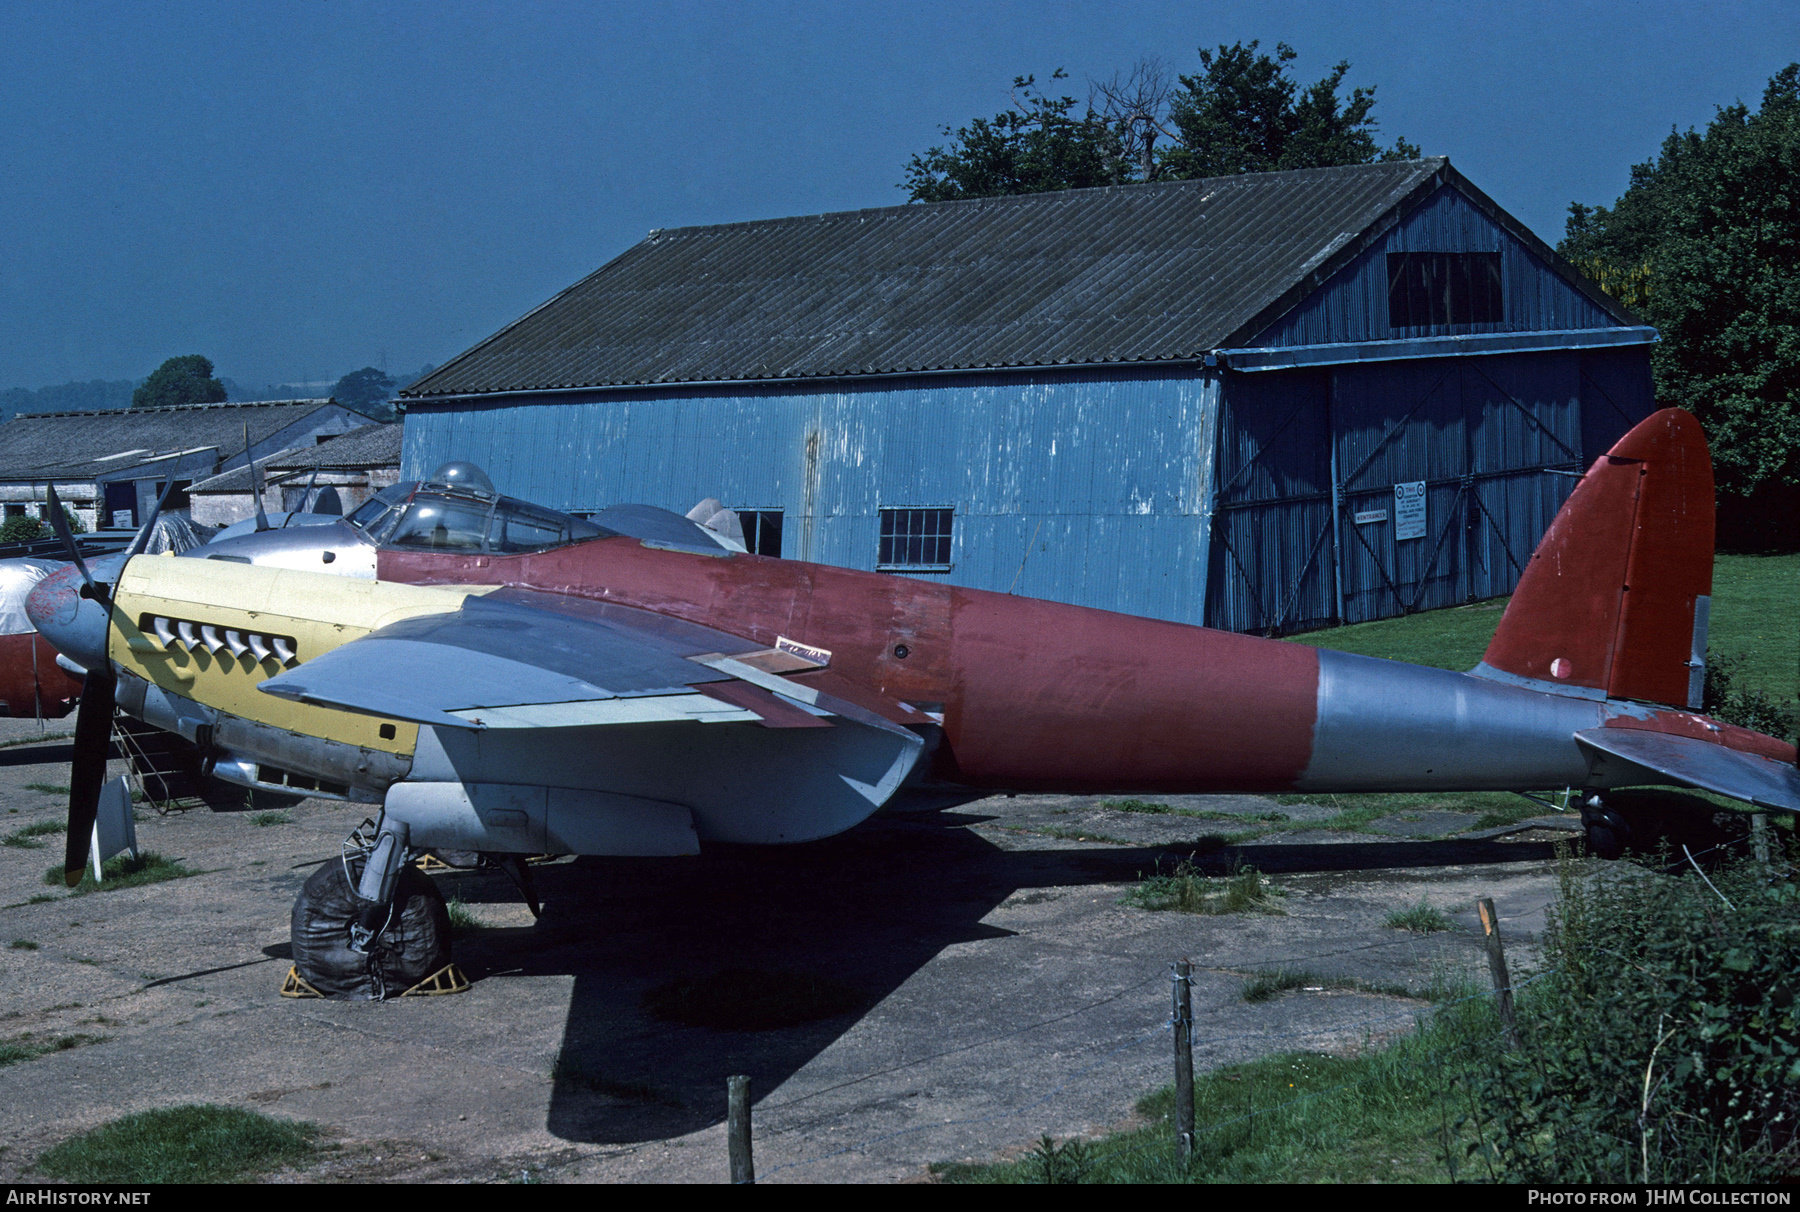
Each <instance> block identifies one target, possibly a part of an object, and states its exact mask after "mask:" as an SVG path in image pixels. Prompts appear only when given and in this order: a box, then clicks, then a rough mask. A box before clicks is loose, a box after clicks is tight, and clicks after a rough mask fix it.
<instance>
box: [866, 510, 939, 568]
mask: <svg viewBox="0 0 1800 1212" xmlns="http://www.w3.org/2000/svg"><path fill="white" fill-rule="evenodd" d="M955 513H956V511H955V510H954V509H883V510H882V511H881V547H880V549H879V551H878V552H877V553H876V557H875V567H876V569H877V570H879V571H883V572H948V571H950V524H951V521H952V519H953V517H954V515H955Z"/></svg>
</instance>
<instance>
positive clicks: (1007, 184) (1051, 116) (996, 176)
mask: <svg viewBox="0 0 1800 1212" xmlns="http://www.w3.org/2000/svg"><path fill="white" fill-rule="evenodd" d="M1067 77H1068V73H1067V72H1065V71H1063V70H1062V69H1061V68H1057V69H1056V71H1055V72H1053V73H1052V74H1051V76H1050V78H1051V79H1052V80H1063V79H1067ZM1013 101H1014V104H1015V105H1017V106H1018V108H1017V109H1008V110H1002V111H1001V112H1000V113H998V114H996V115H994V117H993V118H991V119H988V118H976V119H975V120H974V121H973V122H971V123H969V125H967V126H963V127H959V128H957V129H956V130H954V131H952V130H951V129H950V128H949V127H947V126H946V127H945V128H944V134H946V135H949V136H950V137H951V140H952V142H951V143H950V146H949V147H947V148H945V147H934V148H932V149H931V150H930V151H927V152H926V153H925V154H924V155H922V156H914V157H913V158H912V159H911V160H910V161H908V162H907V165H906V182H905V184H903V185H902V186H901V188H902V189H904V190H906V191H907V192H908V193H909V194H910V195H911V198H912V200H913V201H914V202H948V201H951V200H953V199H956V198H991V197H994V196H996V195H1000V194H1037V193H1043V192H1045V191H1046V190H1053V189H1081V188H1083V187H1086V186H1090V185H1117V184H1118V183H1119V182H1121V181H1123V180H1126V179H1127V176H1126V174H1127V172H1128V171H1129V169H1128V166H1127V165H1126V164H1125V163H1124V161H1123V160H1122V159H1121V157H1120V154H1119V151H1120V149H1119V148H1118V146H1117V141H1116V139H1114V138H1113V137H1112V132H1111V130H1110V128H1109V127H1108V126H1107V124H1106V123H1105V122H1104V121H1103V120H1102V118H1101V116H1100V115H1099V114H1097V113H1095V111H1094V110H1093V108H1092V107H1091V106H1090V107H1089V108H1088V109H1087V110H1086V111H1085V112H1084V113H1082V114H1081V115H1080V116H1079V117H1076V116H1072V111H1073V110H1074V109H1075V105H1076V102H1075V98H1073V97H1051V96H1048V95H1046V94H1045V93H1043V92H1041V91H1037V78H1036V77H1035V76H1015V77H1014V78H1013Z"/></svg>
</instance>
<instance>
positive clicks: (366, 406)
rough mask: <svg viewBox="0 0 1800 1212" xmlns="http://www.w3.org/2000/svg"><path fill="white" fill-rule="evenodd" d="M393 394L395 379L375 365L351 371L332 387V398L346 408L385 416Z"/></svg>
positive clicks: (371, 414)
mask: <svg viewBox="0 0 1800 1212" xmlns="http://www.w3.org/2000/svg"><path fill="white" fill-rule="evenodd" d="M393 394H394V380H393V379H392V378H391V377H389V376H388V375H387V373H386V372H384V371H379V370H376V369H375V368H374V367H373V366H365V367H363V368H362V369H361V370H353V371H351V372H350V373H349V374H347V375H345V376H344V377H343V378H341V379H339V380H338V381H337V386H335V387H333V388H332V389H331V398H332V399H334V400H336V401H337V402H338V403H339V404H342V405H344V406H345V407H346V408H354V409H356V410H357V411H358V412H363V413H368V414H369V415H370V416H379V417H383V418H385V417H386V416H387V414H388V412H389V409H388V404H387V402H388V398H389V397H390V396H392V395H393Z"/></svg>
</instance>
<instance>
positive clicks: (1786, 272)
mask: <svg viewBox="0 0 1800 1212" xmlns="http://www.w3.org/2000/svg"><path fill="white" fill-rule="evenodd" d="M1797 181H1800V63H1790V64H1789V65H1788V66H1787V67H1784V68H1783V69H1781V71H1779V72H1777V73H1776V74H1775V76H1774V77H1773V78H1772V79H1771V80H1770V81H1769V84H1768V87H1767V88H1766V89H1765V90H1764V91H1763V97H1762V105H1761V106H1760V107H1759V108H1758V109H1755V110H1752V109H1750V108H1749V107H1748V106H1746V105H1745V104H1744V103H1743V102H1741V101H1740V102H1738V103H1736V104H1735V105H1730V106H1726V107H1723V108H1721V109H1720V110H1719V111H1718V114H1717V116H1716V117H1714V119H1713V120H1712V122H1711V123H1709V124H1708V125H1707V127H1706V129H1705V130H1704V131H1696V130H1693V129H1691V128H1690V129H1689V130H1687V131H1685V132H1680V131H1671V132H1670V133H1669V136H1668V138H1666V139H1664V140H1663V144H1662V149H1661V151H1660V152H1659V154H1657V155H1656V156H1655V157H1654V158H1652V159H1650V160H1647V161H1645V162H1644V163H1642V164H1639V165H1636V166H1634V167H1633V168H1632V170H1631V184H1630V186H1629V187H1628V188H1627V189H1626V190H1625V192H1624V193H1623V194H1621V195H1620V196H1619V198H1618V200H1617V201H1615V202H1614V203H1613V205H1612V206H1610V207H1606V206H1585V205H1583V204H1581V203H1579V202H1576V203H1573V204H1571V205H1570V208H1569V219H1568V225H1567V227H1566V229H1565V233H1564V236H1563V240H1562V242H1561V243H1560V244H1559V245H1558V246H1557V249H1558V251H1559V252H1561V253H1562V254H1563V255H1564V256H1565V257H1567V258H1569V259H1570V260H1571V261H1573V262H1574V263H1575V264H1576V265H1577V266H1579V267H1580V268H1581V269H1583V270H1584V271H1586V273H1587V274H1588V275H1589V276H1590V277H1592V278H1593V279H1594V280H1595V281H1597V282H1599V283H1600V285H1601V286H1602V287H1603V288H1604V289H1606V290H1607V291H1609V292H1610V293H1611V294H1612V295H1613V296H1614V297H1615V298H1617V299H1618V300H1619V301H1620V302H1621V303H1624V304H1625V305H1626V306H1627V307H1630V308H1632V309H1633V310H1635V311H1636V312H1637V313H1638V314H1639V315H1641V316H1643V317H1644V319H1645V320H1647V321H1648V322H1649V323H1651V324H1654V325H1655V326H1656V327H1657V329H1658V330H1659V331H1660V332H1661V334H1662V340H1661V342H1660V343H1659V344H1657V345H1656V346H1655V347H1654V348H1653V349H1652V351H1651V355H1650V361H1651V367H1652V369H1653V371H1654V373H1655V375H1656V394H1657V399H1658V401H1659V402H1660V403H1661V404H1663V405H1673V406H1676V407H1680V408H1685V409H1687V410H1688V411H1689V412H1692V413H1693V414H1694V415H1695V416H1697V417H1699V418H1700V421H1701V423H1702V424H1704V425H1705V427H1706V433H1707V438H1708V440H1709V441H1710V442H1711V444H1712V452H1713V470H1714V474H1715V475H1716V476H1717V478H1718V484H1719V538H1720V543H1721V545H1722V546H1726V547H1732V548H1739V549H1774V548H1781V549H1786V550H1793V549H1794V548H1796V547H1800V189H1796V186H1795V183H1796V182H1797Z"/></svg>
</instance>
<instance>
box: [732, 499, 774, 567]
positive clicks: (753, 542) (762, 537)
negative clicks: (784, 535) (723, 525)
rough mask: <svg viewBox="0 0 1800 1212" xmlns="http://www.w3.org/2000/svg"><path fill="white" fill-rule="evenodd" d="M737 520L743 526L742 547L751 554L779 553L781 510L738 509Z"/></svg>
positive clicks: (771, 554) (772, 554) (768, 554)
mask: <svg viewBox="0 0 1800 1212" xmlns="http://www.w3.org/2000/svg"><path fill="white" fill-rule="evenodd" d="M736 512H737V516H738V521H739V522H741V523H743V526H744V548H745V550H747V551H749V552H750V553H751V554H752V555H766V556H778V555H780V554H781V510H779V509H740V510H737V511H736Z"/></svg>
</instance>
